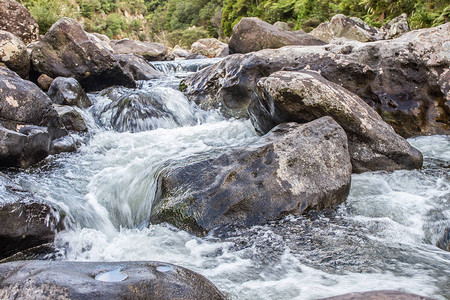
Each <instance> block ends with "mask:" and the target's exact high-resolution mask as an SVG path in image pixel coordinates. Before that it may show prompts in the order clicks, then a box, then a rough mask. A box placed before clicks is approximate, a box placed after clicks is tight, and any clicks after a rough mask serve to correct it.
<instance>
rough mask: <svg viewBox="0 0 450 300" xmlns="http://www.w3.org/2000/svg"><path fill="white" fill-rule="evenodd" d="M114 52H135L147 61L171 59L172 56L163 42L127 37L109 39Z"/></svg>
mask: <svg viewBox="0 0 450 300" xmlns="http://www.w3.org/2000/svg"><path fill="white" fill-rule="evenodd" d="M111 46H112V48H113V49H114V53H116V54H137V55H140V56H142V57H144V58H145V59H146V60H148V61H161V60H173V59H174V56H173V54H172V53H171V52H170V51H169V48H168V47H166V46H164V45H163V44H158V43H151V42H140V41H133V40H129V39H123V40H119V41H111Z"/></svg>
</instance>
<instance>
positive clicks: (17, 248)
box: [0, 173, 64, 298]
mask: <svg viewBox="0 0 450 300" xmlns="http://www.w3.org/2000/svg"><path fill="white" fill-rule="evenodd" d="M63 228H64V225H63V217H62V216H61V213H60V209H59V208H57V207H56V206H55V205H53V204H51V203H49V202H47V201H44V200H42V199H39V198H36V197H35V196H33V195H32V194H31V193H29V192H27V191H26V190H24V189H22V188H21V187H20V186H18V185H16V184H15V183H13V182H12V181H11V180H10V179H8V178H7V177H6V176H5V175H3V174H1V173H0V244H1V245H2V247H0V259H3V258H5V257H9V256H11V255H14V254H16V253H18V252H21V251H25V250H27V249H30V248H33V247H37V246H40V245H43V244H47V243H52V242H53V240H54V237H55V233H56V231H57V230H62V229H63ZM0 298H3V297H0Z"/></svg>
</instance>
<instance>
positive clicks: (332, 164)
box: [150, 117, 352, 235]
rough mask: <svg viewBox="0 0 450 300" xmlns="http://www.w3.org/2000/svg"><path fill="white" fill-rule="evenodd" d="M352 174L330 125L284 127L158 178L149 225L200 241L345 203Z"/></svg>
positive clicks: (337, 131)
mask: <svg viewBox="0 0 450 300" xmlns="http://www.w3.org/2000/svg"><path fill="white" fill-rule="evenodd" d="M351 169H352V168H351V163H350V157H349V153H348V147H347V136H346V134H345V132H344V130H343V129H342V128H341V127H340V126H339V125H338V124H337V123H336V122H335V121H334V120H333V119H332V118H330V117H324V118H320V119H317V120H314V121H312V122H310V123H307V124H303V125H300V124H297V123H285V124H282V125H279V126H277V127H275V128H274V129H273V130H272V131H271V132H270V133H269V134H267V135H266V136H264V137H263V138H261V140H260V141H258V142H257V143H255V144H253V145H249V146H247V147H243V148H238V149H233V150H231V151H228V152H225V153H224V154H222V155H220V156H219V157H217V158H211V159H207V160H203V161H199V162H194V163H191V164H187V165H185V166H181V167H172V168H169V169H167V170H165V171H163V173H162V175H161V182H162V183H161V185H162V188H161V191H162V195H161V197H160V199H158V200H157V201H156V202H155V203H154V207H153V208H152V213H151V218H150V221H151V222H169V223H171V224H173V225H175V226H177V227H179V228H182V229H185V230H188V231H191V232H193V233H195V234H198V235H202V234H205V233H207V232H208V231H210V230H211V229H213V228H215V227H221V226H226V225H239V226H252V225H257V224H264V223H266V222H268V221H270V220H274V219H278V218H281V217H283V216H285V215H286V214H289V213H293V214H298V215H299V214H302V213H303V212H305V211H307V210H310V209H322V208H325V207H333V206H335V205H337V204H339V203H342V202H343V201H345V199H346V197H347V194H348V191H349V187H350V176H351Z"/></svg>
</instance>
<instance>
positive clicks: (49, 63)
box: [31, 18, 135, 91]
mask: <svg viewBox="0 0 450 300" xmlns="http://www.w3.org/2000/svg"><path fill="white" fill-rule="evenodd" d="M31 58H32V63H33V67H34V69H35V70H36V71H37V72H38V73H41V74H46V75H48V76H50V77H52V78H56V77H59V76H61V77H74V78H75V79H76V80H78V82H79V83H80V84H81V86H82V87H83V88H84V89H85V90H86V91H95V90H101V89H104V88H106V87H109V86H112V85H122V86H127V87H134V86H135V82H134V80H133V78H132V76H131V75H130V74H128V73H127V72H125V71H124V70H123V69H122V67H121V66H120V64H119V62H118V61H117V60H116V58H115V57H114V55H113V54H112V53H111V52H110V51H109V50H108V49H106V48H105V47H104V46H103V45H102V44H100V43H98V42H95V40H94V39H92V37H91V36H89V35H88V34H87V33H86V32H85V31H84V30H83V27H82V26H81V24H80V23H78V22H77V21H75V20H73V19H70V18H62V19H60V20H59V21H58V22H56V23H55V24H53V26H52V27H51V28H50V30H49V31H48V32H47V33H46V34H45V36H44V37H43V38H42V39H41V40H40V41H39V42H38V43H37V44H36V45H34V47H33V50H32V53H31Z"/></svg>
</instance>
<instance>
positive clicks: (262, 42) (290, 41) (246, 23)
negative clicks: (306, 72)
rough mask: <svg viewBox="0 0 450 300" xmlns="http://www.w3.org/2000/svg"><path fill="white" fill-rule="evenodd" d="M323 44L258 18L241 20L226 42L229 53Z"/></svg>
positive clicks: (315, 39)
mask: <svg viewBox="0 0 450 300" xmlns="http://www.w3.org/2000/svg"><path fill="white" fill-rule="evenodd" d="M324 44H325V43H324V42H323V41H321V40H319V39H317V38H315V37H313V36H311V35H309V34H307V33H305V32H303V31H301V30H299V31H294V32H293V31H287V30H284V29H282V28H280V27H278V26H274V25H271V24H269V23H267V22H264V21H262V20H260V19H258V18H242V19H241V20H240V21H239V23H237V24H236V25H235V26H234V28H233V34H232V35H231V38H230V41H229V42H228V45H229V48H230V53H249V52H253V51H259V50H262V49H275V48H280V47H283V46H287V45H302V46H312V45H324Z"/></svg>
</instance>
